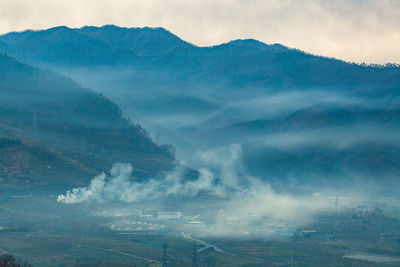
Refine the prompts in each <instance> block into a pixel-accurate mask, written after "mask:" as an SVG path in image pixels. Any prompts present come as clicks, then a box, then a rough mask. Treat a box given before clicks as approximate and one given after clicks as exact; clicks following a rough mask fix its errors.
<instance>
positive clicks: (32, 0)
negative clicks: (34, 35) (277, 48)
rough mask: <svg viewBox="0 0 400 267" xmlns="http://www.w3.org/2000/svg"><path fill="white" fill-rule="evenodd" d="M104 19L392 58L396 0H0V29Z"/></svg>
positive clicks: (352, 57) (399, 51)
mask: <svg viewBox="0 0 400 267" xmlns="http://www.w3.org/2000/svg"><path fill="white" fill-rule="evenodd" d="M104 24H116V25H119V26H127V27H143V26H151V27H158V26H160V27H164V28H166V29H168V30H170V31H171V32H173V33H175V34H177V35H178V36H179V37H181V38H182V39H184V40H186V41H189V42H191V43H194V44H196V45H201V46H204V45H214V44H220V43H224V42H227V41H229V40H232V39H238V38H255V39H258V40H260V41H263V42H265V43H268V44H270V43H281V44H284V45H286V46H289V47H294V48H298V49H301V50H304V51H307V52H312V53H315V54H319V55H325V56H330V57H336V58H341V59H344V60H347V61H356V62H369V63H385V62H396V63H400V0H309V1H308V0H303V1H300V0H0V33H6V32H9V31H20V30H24V29H45V28H49V27H53V26H59V25H67V26H69V27H81V26H84V25H98V26H100V25H104Z"/></svg>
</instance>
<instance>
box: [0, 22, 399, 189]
mask: <svg viewBox="0 0 400 267" xmlns="http://www.w3.org/2000/svg"><path fill="white" fill-rule="evenodd" d="M0 51H1V52H3V53H6V54H7V55H8V56H6V55H2V56H1V57H0V59H1V60H0V67H1V71H0V85H1V87H0V88H1V89H0V90H4V92H7V93H10V92H13V93H11V94H10V95H9V96H7V97H6V94H3V95H4V97H2V100H1V101H2V103H1V108H2V114H3V115H2V120H1V122H0V123H1V125H2V128H0V129H1V130H2V135H4V136H5V138H6V139H4V144H5V145H4V146H6V147H13V146H15V147H16V148H17V147H19V148H21V149H22V147H24V149H26V150H27V151H28V150H29V151H31V150H32V149H34V148H35V147H36V144H38V143H41V144H42V143H45V144H46V147H47V146H48V147H49V151H53V152H54V151H57V153H59V154H57V155H62V158H63V159H65V157H66V158H68V159H69V160H70V161H71V162H72V160H75V161H73V162H78V163H79V164H82V166H84V167H85V168H86V169H89V170H91V171H92V172H96V171H98V170H100V169H103V168H102V167H101V166H110V163H111V162H112V161H117V160H118V161H120V160H125V159H133V161H134V162H136V163H135V164H136V165H135V166H134V167H135V170H138V173H141V174H142V175H144V176H146V175H152V174H154V173H156V172H157V171H159V170H165V169H168V166H171V164H172V162H173V157H172V153H171V152H172V150H173V149H172V148H171V147H170V146H159V145H156V144H155V143H154V142H153V141H152V140H151V138H150V136H151V137H152V138H153V139H154V140H157V141H158V142H157V143H160V141H159V138H160V139H161V140H162V143H171V144H173V145H174V146H175V147H176V153H177V157H178V159H182V160H184V161H187V162H189V163H190V164H193V165H194V166H196V165H197V164H196V162H197V158H196V156H197V155H199V154H202V153H203V152H204V151H210V150H215V149H219V148H220V147H226V146H229V145H231V144H240V145H241V147H242V154H241V155H242V158H241V164H243V167H244V169H246V171H247V172H248V173H250V174H251V175H254V176H259V177H263V178H264V179H273V180H274V181H276V180H278V181H289V180H290V181H292V180H293V179H299V180H301V181H305V180H307V181H309V182H312V181H315V180H318V179H320V180H323V179H324V177H327V179H328V178H329V179H343V180H346V179H350V178H354V177H357V178H360V177H369V178H372V179H374V180H382V179H387V181H389V180H390V181H393V179H395V177H397V176H398V175H399V174H400V165H399V162H400V150H399V148H400V138H399V137H398V134H397V133H398V131H399V130H400V117H399V116H400V115H399V114H400V112H399V111H400V67H399V66H398V65H396V64H387V65H365V64H356V63H351V62H345V61H342V60H338V59H333V58H327V57H323V56H317V55H312V54H309V53H306V52H303V51H300V50H297V49H292V48H288V47H286V46H284V45H281V44H271V45H269V44H265V43H262V42H260V41H257V40H253V39H243V40H233V41H230V42H228V43H224V44H220V45H215V46H209V47H200V46H197V45H194V44H191V43H189V42H186V41H184V40H182V39H180V38H179V37H178V36H176V35H174V34H173V33H171V32H169V31H167V30H165V29H163V28H148V27H146V28H122V27H117V26H114V25H106V26H103V27H93V26H86V27H82V28H68V27H65V26H61V27H55V28H50V29H47V30H27V31H23V32H12V33H8V34H4V35H1V36H0ZM10 56H11V57H14V58H16V60H18V61H21V62H24V63H25V64H23V63H19V62H17V61H16V60H14V59H11V58H10ZM2 62H3V63H2ZM26 64H30V65H34V66H35V67H31V66H28V65H26ZM43 69H50V71H48V70H43ZM55 72H58V73H61V74H62V75H63V76H61V75H58V74H56V73H55ZM67 77H69V78H67ZM74 81H75V82H74ZM76 82H77V83H78V84H77V83H76ZM15 88H21V89H20V90H19V91H18V90H15ZM54 88H57V90H55V89H54ZM85 88H90V89H85ZM14 92H16V93H14ZM31 99H34V100H35V101H33V102H34V103H31ZM61 100H62V101H61ZM10 103H11V104H12V105H11V107H8V105H10ZM38 103H39V104H38ZM49 103H51V104H49ZM114 103H115V104H114ZM61 111H62V112H61ZM17 118H23V120H21V121H24V122H23V123H20V124H18V122H19V121H20V120H19V119H17ZM127 118H129V119H127ZM130 121H134V122H136V123H140V125H143V127H144V128H145V129H146V130H148V133H149V134H147V133H146V131H144V130H143V129H142V128H141V127H139V126H138V125H137V124H134V123H131V122H130ZM17 132H18V133H20V134H18V135H17V134H16V133H17ZM22 133H23V134H22ZM14 136H18V138H17V140H14V139H13V137H14ZM20 136H21V137H20ZM26 136H28V137H26ZM71 136H72V137H71ZM10 138H11V139H10ZM65 138H70V140H69V141H68V142H66V144H65V145H64V143H65V141H64V140H65ZM127 144H128V145H127ZM39 147H40V146H39ZM7 149H10V148H7ZM46 149H47V148H46ZM4 151H5V150H4ZM78 152H79V153H80V154H79V155H80V156H78V158H79V157H85V160H82V161H79V160H76V158H75V157H74V156H73V155H74V154H75V153H78ZM30 153H31V152H30ZM46 153H47V152H46ZM49 153H50V152H49ZM71 155H72V156H71ZM109 155H113V156H112V157H110V156H109ZM60 157H61V156H60ZM93 157H94V158H95V160H92V161H91V159H92V158H93ZM89 162H91V164H89ZM93 162H97V163H96V164H95V163H93ZM78 163H77V164H78ZM103 163H105V164H103ZM74 164H75V163H74ZM89 167H90V168H89ZM76 176H77V177H78V176H79V175H76Z"/></svg>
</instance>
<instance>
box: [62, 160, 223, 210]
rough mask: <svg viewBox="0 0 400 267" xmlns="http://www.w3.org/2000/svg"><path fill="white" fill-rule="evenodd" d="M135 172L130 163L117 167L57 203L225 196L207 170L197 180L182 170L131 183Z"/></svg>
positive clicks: (68, 192)
mask: <svg viewBox="0 0 400 267" xmlns="http://www.w3.org/2000/svg"><path fill="white" fill-rule="evenodd" d="M132 171H133V168H132V165H131V164H129V163H117V164H114V166H113V167H112V169H111V171H110V174H111V177H109V178H108V177H107V176H106V174H105V173H102V174H100V175H98V176H96V177H95V178H94V179H93V180H92V181H91V182H90V184H89V186H86V187H79V188H74V189H72V190H70V191H67V192H66V194H65V195H59V196H58V198H57V201H58V202H61V203H64V204H76V203H82V202H104V201H120V202H124V203H133V202H139V201H142V200H146V199H156V198H160V197H166V196H171V195H176V196H194V195H197V194H198V193H199V192H200V191H202V190H212V191H213V192H215V193H218V194H223V190H224V189H223V187H222V186H221V185H215V183H214V182H215V177H214V175H213V174H212V173H211V172H210V171H208V170H206V169H200V170H199V174H200V175H199V178H198V179H196V180H194V181H185V180H184V179H182V175H183V173H182V170H181V169H180V168H177V169H175V170H174V171H172V172H170V173H168V174H167V175H166V176H165V178H163V179H159V180H156V179H149V180H148V181H145V182H135V181H131V177H130V176H131V173H132Z"/></svg>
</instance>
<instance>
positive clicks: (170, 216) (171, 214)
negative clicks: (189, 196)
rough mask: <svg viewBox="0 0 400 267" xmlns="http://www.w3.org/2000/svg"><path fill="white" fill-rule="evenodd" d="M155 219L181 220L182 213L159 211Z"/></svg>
mask: <svg viewBox="0 0 400 267" xmlns="http://www.w3.org/2000/svg"><path fill="white" fill-rule="evenodd" d="M157 218H158V219H162V220H168V219H175V220H176V219H180V218H182V212H180V211H159V212H158V213H157Z"/></svg>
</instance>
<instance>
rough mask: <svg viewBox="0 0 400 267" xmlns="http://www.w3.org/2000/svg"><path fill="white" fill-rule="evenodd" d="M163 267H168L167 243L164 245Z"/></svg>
mask: <svg viewBox="0 0 400 267" xmlns="http://www.w3.org/2000/svg"><path fill="white" fill-rule="evenodd" d="M162 267H168V265H167V242H164V243H163V265H162Z"/></svg>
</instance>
